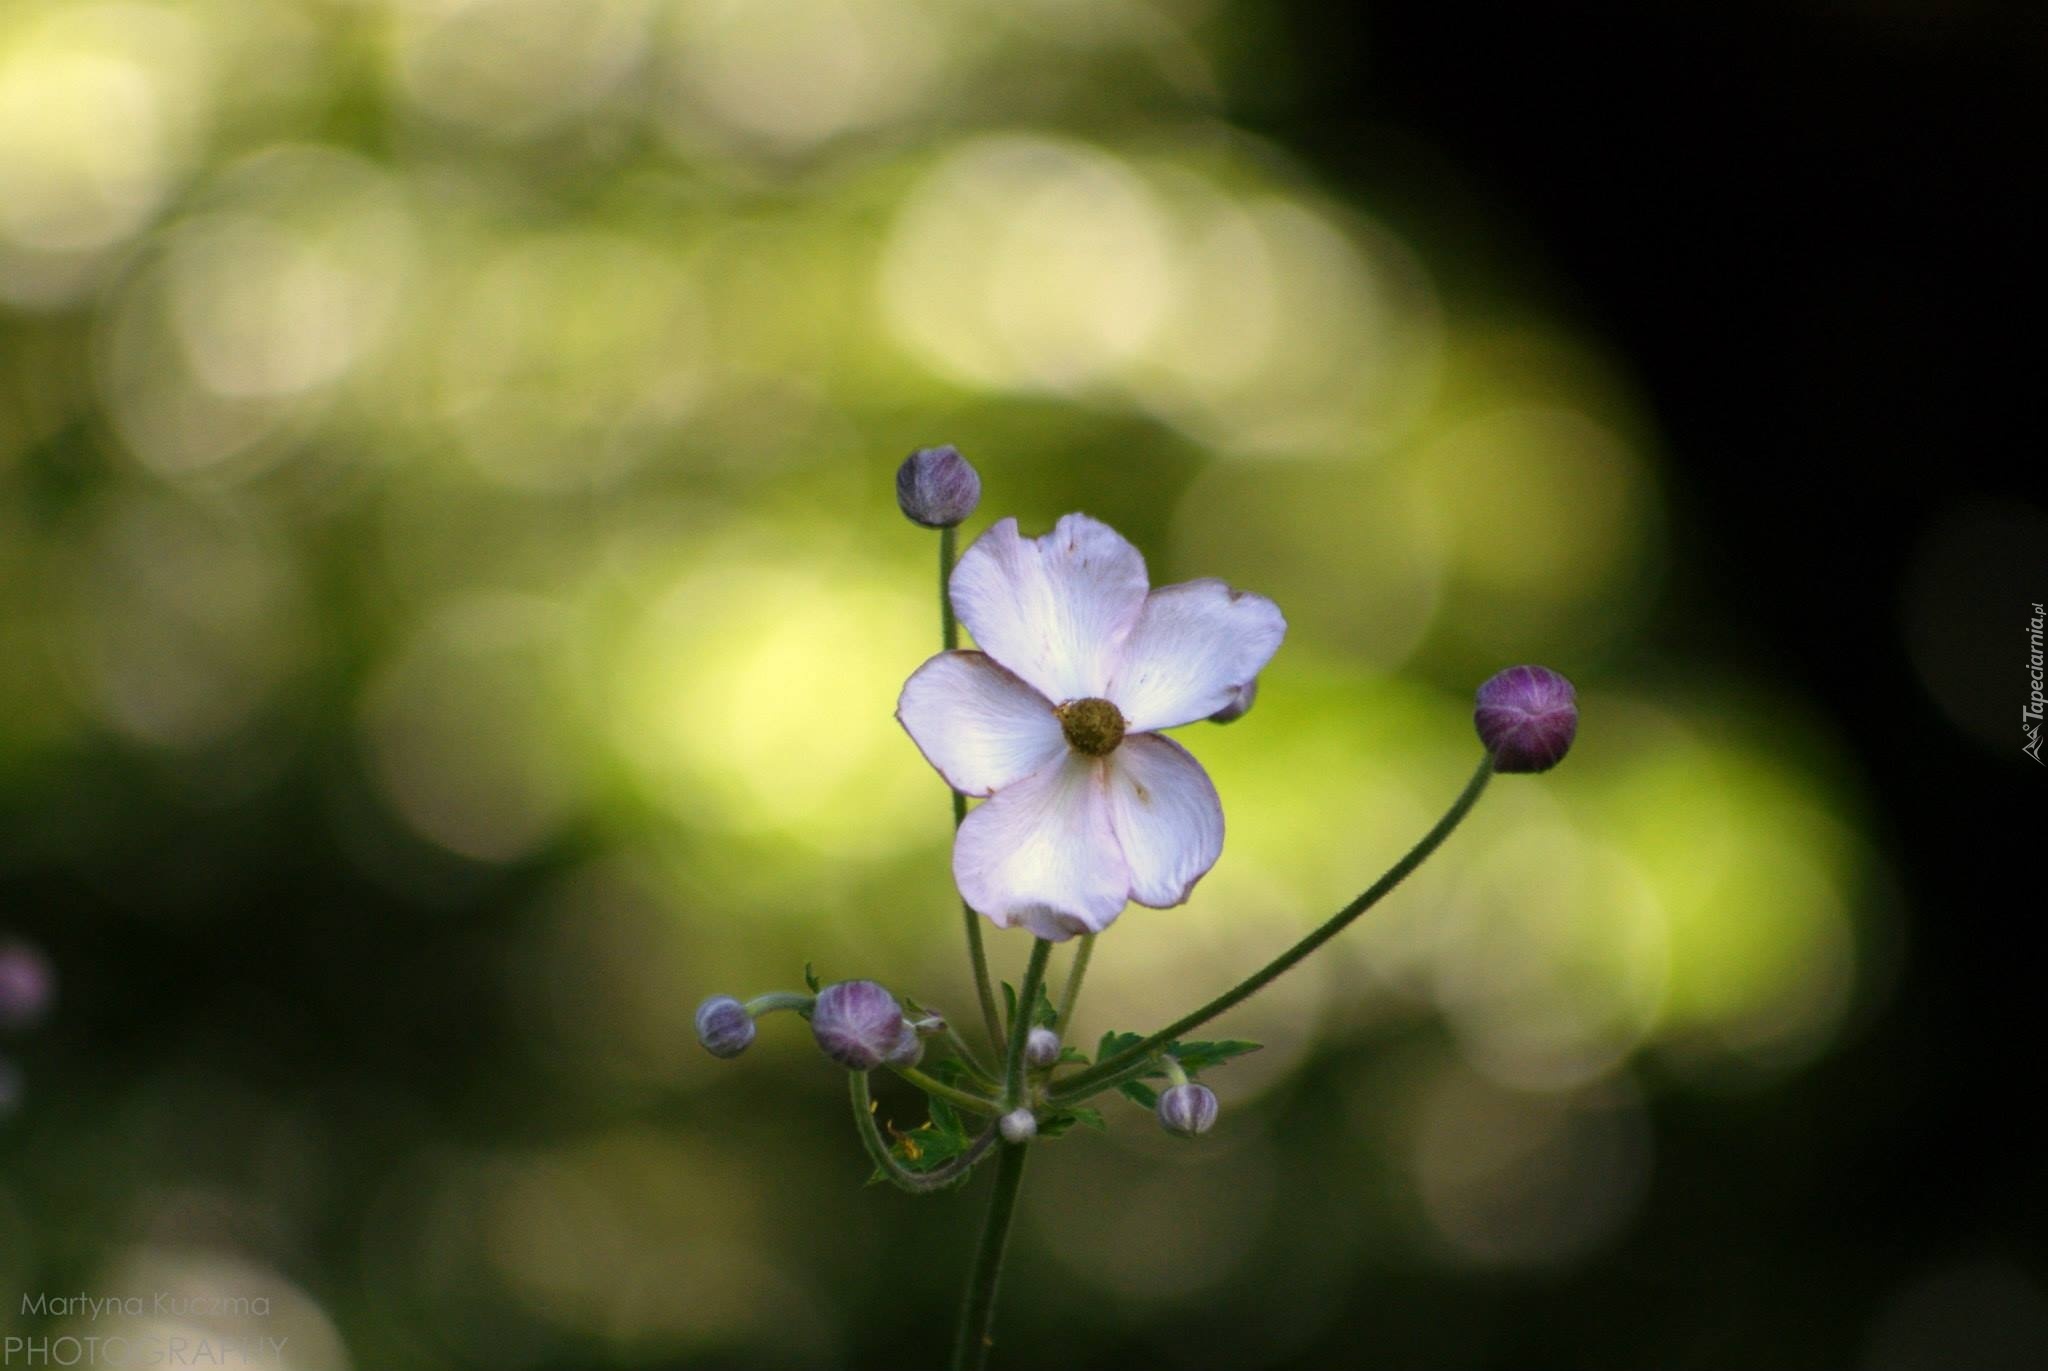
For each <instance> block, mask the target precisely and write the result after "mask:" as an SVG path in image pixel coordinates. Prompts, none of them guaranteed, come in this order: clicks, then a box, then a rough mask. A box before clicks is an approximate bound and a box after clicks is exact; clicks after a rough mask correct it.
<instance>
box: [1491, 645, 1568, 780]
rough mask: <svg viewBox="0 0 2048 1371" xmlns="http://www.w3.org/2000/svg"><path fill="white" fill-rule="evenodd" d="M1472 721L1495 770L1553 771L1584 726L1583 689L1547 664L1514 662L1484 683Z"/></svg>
mask: <svg viewBox="0 0 2048 1371" xmlns="http://www.w3.org/2000/svg"><path fill="white" fill-rule="evenodd" d="M1472 721H1473V723H1474V725H1475V726H1476V727H1477V728H1478V729H1479V741H1480V742H1482V743H1484V744H1485V745H1486V750H1487V751H1488V752H1490V753H1492V754H1493V769H1494V770H1495V771H1548V770H1550V768H1552V767H1554V766H1556V765H1557V764H1558V763H1559V762H1561V761H1563V760H1564V754H1565V753H1567V752H1569V751H1570V750H1571V746H1572V739H1573V737H1574V736H1576V735H1577V733H1578V731H1579V704H1578V692H1577V691H1575V690H1573V689H1572V683H1571V682H1570V681H1568V680H1566V679H1565V678H1564V677H1562V676H1560V675H1558V674H1557V673H1556V672H1555V671H1552V670H1551V669H1550V668H1549V667H1547V666H1511V667H1509V668H1508V669H1507V670H1506V671H1503V672H1501V673H1500V674H1499V675H1497V676H1494V677H1493V678H1492V679H1491V680H1489V681H1487V683H1486V684H1485V685H1483V686H1481V687H1479V697H1478V705H1477V708H1476V709H1475V710H1474V711H1473V715H1472Z"/></svg>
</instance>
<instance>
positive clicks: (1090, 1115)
mask: <svg viewBox="0 0 2048 1371" xmlns="http://www.w3.org/2000/svg"><path fill="white" fill-rule="evenodd" d="M1076 1125H1080V1126H1083V1127H1087V1128H1092V1129H1094V1130H1095V1131H1096V1132H1098V1133H1102V1132H1107V1131H1108V1125H1107V1124H1105V1123H1103V1121H1102V1113H1101V1111H1100V1110H1096V1109H1090V1108H1088V1107H1087V1106H1085V1105H1076V1106H1075V1107H1074V1108H1072V1109H1060V1110H1055V1111H1054V1112H1052V1113H1050V1114H1047V1115H1046V1116H1045V1117H1044V1118H1042V1119H1040V1120H1039V1121H1038V1136H1039V1137H1041V1138H1057V1137H1059V1136H1060V1135H1061V1134H1062V1133H1065V1132H1067V1131H1068V1130H1070V1129H1072V1128H1074V1127H1075V1126H1076Z"/></svg>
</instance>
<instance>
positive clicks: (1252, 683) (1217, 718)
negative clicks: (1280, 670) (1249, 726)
mask: <svg viewBox="0 0 2048 1371" xmlns="http://www.w3.org/2000/svg"><path fill="white" fill-rule="evenodd" d="M1258 698H1259V678H1258V677H1256V676H1254V677H1252V678H1251V679H1250V680H1249V681H1246V682H1245V683H1244V684H1243V685H1241V686H1235V687H1233V688H1232V690H1231V692H1230V703H1228V704H1226V705H1224V706H1223V708H1221V709H1219V710H1217V711H1216V712H1215V713H1214V714H1211V715H1210V716H1209V722H1210V723H1212V724H1234V723H1236V722H1237V721H1238V720H1239V719H1242V718H1243V717H1244V716H1245V715H1247V714H1249V713H1251V711H1252V702H1253V701H1255V700H1257V699H1258Z"/></svg>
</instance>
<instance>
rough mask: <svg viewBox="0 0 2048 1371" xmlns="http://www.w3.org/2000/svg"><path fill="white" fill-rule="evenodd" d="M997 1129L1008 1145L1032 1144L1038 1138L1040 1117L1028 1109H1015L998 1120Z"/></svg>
mask: <svg viewBox="0 0 2048 1371" xmlns="http://www.w3.org/2000/svg"><path fill="white" fill-rule="evenodd" d="M996 1129H997V1130H998V1131H999V1132H1000V1133H1001V1134H1002V1135H1003V1141H1004V1142H1006V1143H1024V1142H1030V1141H1031V1140H1032V1139H1033V1138H1035V1137H1037V1136H1038V1116H1037V1115H1036V1114H1033V1113H1032V1112H1031V1111H1030V1110H1028V1109H1013V1110H1011V1111H1010V1112H1009V1113H1007V1114H1005V1115H1003V1117H1002V1118H1000V1119H998V1120H996Z"/></svg>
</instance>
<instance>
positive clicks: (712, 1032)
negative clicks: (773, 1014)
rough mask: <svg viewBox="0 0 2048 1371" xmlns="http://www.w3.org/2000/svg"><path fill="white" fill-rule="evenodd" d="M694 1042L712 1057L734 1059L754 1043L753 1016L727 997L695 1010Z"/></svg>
mask: <svg viewBox="0 0 2048 1371" xmlns="http://www.w3.org/2000/svg"><path fill="white" fill-rule="evenodd" d="M697 1041H698V1042H700V1043H702V1044H704V1050H705V1051H706V1052H709V1053H710V1054H711V1055H712V1056H714V1057H737V1056H739V1055H740V1053H742V1052H744V1051H746V1050H747V1045H748V1044H749V1043H751V1042H753V1041H754V1016H753V1015H751V1014H749V1013H747V1007H746V1006H745V1005H743V1004H741V1003H740V1002H739V1001H738V1000H735V999H734V998H733V997H732V996H730V995H713V996H712V997H711V998H710V999H708V1000H706V1001H704V1003H702V1004H700V1005H698V1006H697Z"/></svg>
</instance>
